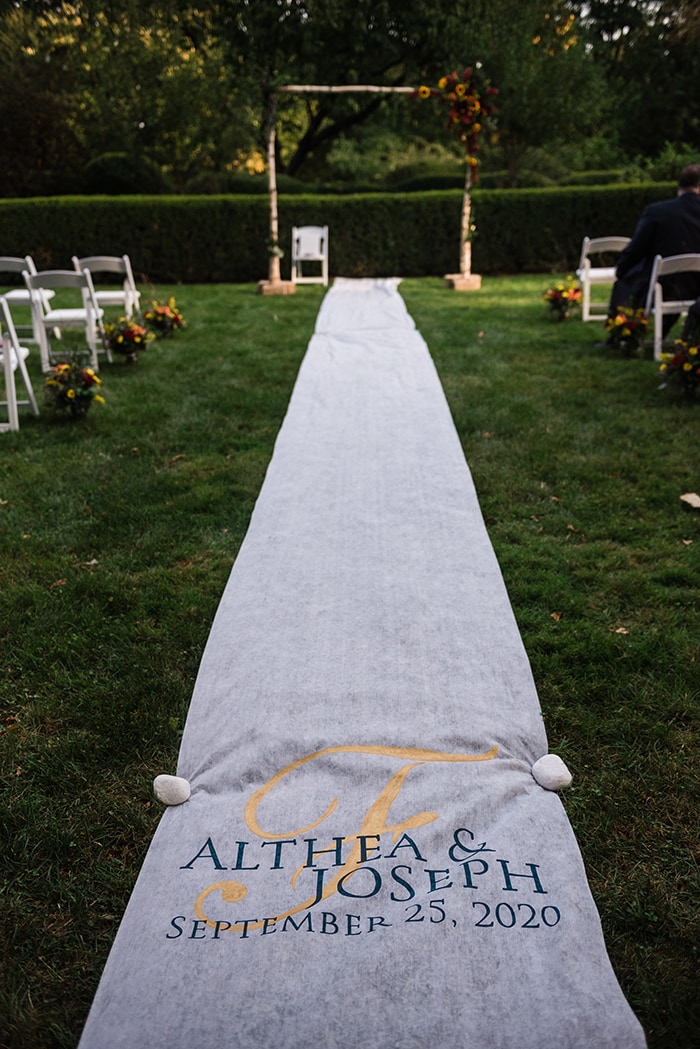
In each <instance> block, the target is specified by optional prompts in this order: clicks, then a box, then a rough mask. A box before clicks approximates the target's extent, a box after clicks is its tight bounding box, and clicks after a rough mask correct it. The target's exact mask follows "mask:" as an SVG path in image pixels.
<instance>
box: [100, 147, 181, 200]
mask: <svg viewBox="0 0 700 1049" xmlns="http://www.w3.org/2000/svg"><path fill="white" fill-rule="evenodd" d="M81 182H82V188H83V192H84V193H109V194H115V195H121V194H125V193H169V192H172V191H173V189H174V187H173V185H172V183H171V181H170V180H169V179H168V178H167V177H166V175H165V174H164V172H163V171H162V170H161V168H160V166H159V165H158V164H156V162H155V161H154V160H151V159H150V158H149V157H147V156H145V155H144V154H143V153H140V154H134V153H103V154H102V155H101V156H99V157H95V158H94V160H90V161H88V163H87V164H86V165H85V167H84V168H83V171H82V178H81Z"/></svg>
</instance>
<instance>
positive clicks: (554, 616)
mask: <svg viewBox="0 0 700 1049" xmlns="http://www.w3.org/2000/svg"><path fill="white" fill-rule="evenodd" d="M549 618H550V619H553V620H554V621H555V622H556V623H558V622H559V620H560V619H561V612H550V613H549Z"/></svg>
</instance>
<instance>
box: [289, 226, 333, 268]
mask: <svg viewBox="0 0 700 1049" xmlns="http://www.w3.org/2000/svg"><path fill="white" fill-rule="evenodd" d="M327 252H328V226H295V227H294V228H293V230H292V254H293V256H294V258H295V259H307V260H309V259H323V258H325V257H326V254H327Z"/></svg>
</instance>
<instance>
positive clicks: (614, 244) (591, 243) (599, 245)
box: [579, 237, 630, 269]
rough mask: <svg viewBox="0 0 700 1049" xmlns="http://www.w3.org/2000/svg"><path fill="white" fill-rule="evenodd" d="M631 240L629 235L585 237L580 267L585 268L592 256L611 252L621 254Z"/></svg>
mask: <svg viewBox="0 0 700 1049" xmlns="http://www.w3.org/2000/svg"><path fill="white" fill-rule="evenodd" d="M629 242H630V238H629V237H593V238H591V237H584V238H583V244H582V245H581V260H580V262H579V269H583V268H584V266H585V265H586V263H587V261H588V264H589V265H590V262H589V260H590V258H591V256H595V255H606V254H608V253H610V252H614V253H617V254H619V252H621V251H624V249H625V248H626V247H627V245H628V244H629Z"/></svg>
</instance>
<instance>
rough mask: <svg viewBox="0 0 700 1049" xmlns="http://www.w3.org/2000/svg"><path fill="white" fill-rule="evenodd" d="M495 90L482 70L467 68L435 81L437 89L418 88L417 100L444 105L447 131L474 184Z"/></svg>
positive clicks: (496, 92) (496, 90)
mask: <svg viewBox="0 0 700 1049" xmlns="http://www.w3.org/2000/svg"><path fill="white" fill-rule="evenodd" d="M497 94H498V89H497V88H495V87H491V86H490V85H489V83H488V81H487V80H486V79H485V78H484V77H483V76H482V74H481V70H480V69H478V68H474V67H473V66H468V67H467V68H466V69H465V70H464V72H463V73H462V75H461V76H459V75H458V74H457V73H450V74H449V75H448V76H443V77H441V78H440V80H438V85H437V88H436V89H435V88H429V87H425V86H423V87H420V88H419V89H418V91H417V92H416V95H417V96H418V97H419V98H436V99H438V100H439V101H440V102H441V103H444V104H446V105H447V107H448V110H447V130H448V131H452V132H453V133H454V134H455V135H456V137H457V138H458V139H459V141H460V142H462V143H463V144H464V147H465V149H466V151H467V161H468V163H469V164H470V166H471V168H472V174H473V176H474V181H476V168H477V163H478V162H477V159H476V154H477V153H478V152H479V135H480V133H481V132H482V131H483V128H484V123H485V121H487V120H489V118H490V117H492V116H493V114H494V107H493V104H492V99H493V98H494V96H495V95H497Z"/></svg>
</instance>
